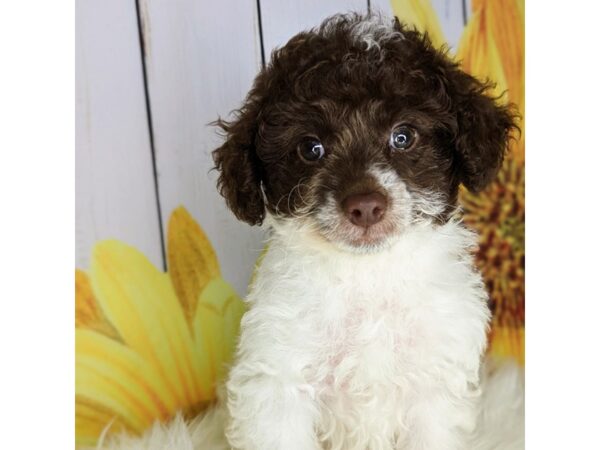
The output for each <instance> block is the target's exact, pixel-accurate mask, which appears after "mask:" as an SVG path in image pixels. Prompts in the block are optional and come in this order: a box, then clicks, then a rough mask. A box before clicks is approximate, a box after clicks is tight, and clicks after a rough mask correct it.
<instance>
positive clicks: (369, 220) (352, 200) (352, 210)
mask: <svg viewBox="0 0 600 450" xmlns="http://www.w3.org/2000/svg"><path fill="white" fill-rule="evenodd" d="M386 209H387V200H386V198H385V197H384V196H383V195H382V194H380V193H379V192H369V193H367V194H353V195H349V196H348V197H346V198H345V199H344V201H343V202H342V210H343V211H344V214H345V215H346V217H347V218H348V220H350V222H352V223H353V224H354V225H357V226H359V227H362V228H365V229H366V228H368V227H370V226H371V225H375V224H376V223H378V222H380V221H381V219H383V216H384V215H385V211H386Z"/></svg>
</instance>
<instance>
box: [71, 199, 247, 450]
mask: <svg viewBox="0 0 600 450" xmlns="http://www.w3.org/2000/svg"><path fill="white" fill-rule="evenodd" d="M167 243H168V245H167V247H168V248H167V260H168V267H169V271H168V273H164V272H162V271H160V270H158V269H157V268H156V267H154V266H153V265H152V264H151V263H150V262H149V261H148V259H147V258H146V257H145V256H144V255H143V254H142V253H140V252H139V251H137V250H136V249H134V248H132V247H130V246H128V245H126V244H123V243H121V242H119V241H115V240H109V241H102V242H99V243H97V244H96V245H95V247H94V249H93V252H92V259H91V265H90V270H89V273H87V274H86V273H84V272H83V271H81V270H76V272H75V292H76V297H75V325H76V330H75V344H76V349H75V358H76V375H75V380H76V381H75V427H76V442H77V445H95V443H96V441H97V440H98V437H99V436H100V434H101V433H102V431H103V430H104V429H107V427H108V430H109V432H111V433H112V432H120V431H127V432H130V433H140V432H142V431H144V430H145V429H147V428H148V427H149V426H150V425H151V424H152V423H153V422H154V421H156V420H160V421H167V420H169V419H171V418H172V417H174V416H175V414H176V413H177V412H179V411H182V412H183V413H184V414H187V415H192V414H194V413H197V412H198V411H200V410H202V409H203V408H205V407H206V406H207V405H208V404H210V403H211V402H212V401H213V400H214V399H215V387H216V385H217V383H218V381H219V380H220V379H221V378H222V377H223V375H224V371H225V367H226V364H227V362H228V361H230V359H231V356H232V353H233V350H234V346H235V339H236V336H237V333H238V328H239V322H240V319H241V316H242V314H243V313H244V304H243V303H242V301H241V300H240V299H239V297H238V296H237V294H236V293H235V291H234V290H233V289H232V288H231V286H229V285H228V284H227V283H226V282H225V281H224V280H223V278H221V273H220V270H219V265H218V262H217V259H216V256H215V252H214V250H213V248H212V246H211V245H210V242H209V241H208V239H207V238H206V236H205V235H204V233H203V232H202V230H201V229H200V227H199V226H198V224H197V223H196V222H194V220H193V219H192V218H191V216H190V215H189V214H188V212H187V211H186V210H185V209H184V208H182V207H180V208H178V209H176V210H175V211H174V212H173V214H172V215H171V218H170V221H169V226H168V235H167Z"/></svg>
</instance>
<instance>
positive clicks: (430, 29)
mask: <svg viewBox="0 0 600 450" xmlns="http://www.w3.org/2000/svg"><path fill="white" fill-rule="evenodd" d="M391 1H392V10H393V11H394V15H395V16H396V17H398V19H400V21H402V22H405V23H407V24H409V25H414V26H415V27H416V28H417V29H418V30H419V31H421V32H423V31H426V32H427V34H428V35H429V39H431V42H432V43H433V45H434V47H436V48H441V47H442V46H443V45H445V44H446V38H445V37H444V32H443V31H442V26H441V25H440V21H439V19H438V16H437V14H436V12H435V10H434V9H433V6H431V2H430V1H429V0H391Z"/></svg>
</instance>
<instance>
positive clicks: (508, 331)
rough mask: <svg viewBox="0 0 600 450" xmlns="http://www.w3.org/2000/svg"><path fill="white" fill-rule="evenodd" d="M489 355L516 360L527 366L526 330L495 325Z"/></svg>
mask: <svg viewBox="0 0 600 450" xmlns="http://www.w3.org/2000/svg"><path fill="white" fill-rule="evenodd" d="M489 353H490V354H491V355H492V356H497V357H510V358H514V359H516V360H517V361H518V362H519V363H520V364H521V365H524V364H525V329H524V328H523V327H512V326H506V325H504V326H500V325H494V327H493V331H492V339H491V342H490V348H489Z"/></svg>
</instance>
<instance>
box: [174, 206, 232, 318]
mask: <svg viewBox="0 0 600 450" xmlns="http://www.w3.org/2000/svg"><path fill="white" fill-rule="evenodd" d="M167 261H168V267H169V275H170V276H171V280H172V282H173V287H174V288H175V292H176V293H177V296H178V297H179V300H180V301H181V303H182V305H183V308H184V312H185V314H186V317H187V319H188V320H189V321H190V322H191V319H192V317H193V316H194V312H195V310H196V302H197V300H198V296H199V295H200V292H202V289H204V287H205V286H206V284H207V283H208V282H209V280H211V279H212V278H217V277H219V276H220V274H221V273H220V270H219V263H218V261H217V257H216V255H215V251H214V249H213V248H212V246H211V245H210V241H209V240H208V238H207V237H206V235H205V234H204V232H203V231H202V229H201V228H200V226H199V225H198V224H197V223H196V222H195V221H194V219H193V218H192V216H190V214H189V213H188V212H187V211H186V209H185V208H184V207H183V206H180V207H178V208H177V209H175V210H174V211H173V213H172V214H171V218H170V220H169V227H168V233H167Z"/></svg>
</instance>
